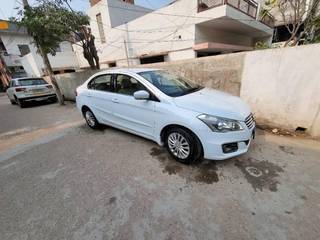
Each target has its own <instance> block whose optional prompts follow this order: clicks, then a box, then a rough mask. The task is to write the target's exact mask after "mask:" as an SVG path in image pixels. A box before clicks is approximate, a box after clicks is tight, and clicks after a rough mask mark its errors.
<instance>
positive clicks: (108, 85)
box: [88, 75, 113, 92]
mask: <svg viewBox="0 0 320 240" xmlns="http://www.w3.org/2000/svg"><path fill="white" fill-rule="evenodd" d="M88 88H89V89H94V90H99V91H106V92H112V90H113V87H112V81H111V75H101V76H98V77H96V78H95V79H93V80H92V81H91V82H90V83H89V84H88Z"/></svg>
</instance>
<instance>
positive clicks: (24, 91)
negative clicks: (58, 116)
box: [7, 78, 57, 107]
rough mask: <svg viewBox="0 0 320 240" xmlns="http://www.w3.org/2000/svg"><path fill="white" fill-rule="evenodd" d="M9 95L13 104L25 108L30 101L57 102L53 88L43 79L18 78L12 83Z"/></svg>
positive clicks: (8, 90)
mask: <svg viewBox="0 0 320 240" xmlns="http://www.w3.org/2000/svg"><path fill="white" fill-rule="evenodd" d="M7 95H8V98H9V100H10V102H11V103H12V104H18V105H19V106H20V107H24V106H25V103H26V102H30V101H45V100H50V101H56V99H57V95H56V93H55V91H54V89H53V86H52V85H51V84H49V83H47V82H46V81H45V80H44V79H43V78H16V79H12V80H11V81H10V85H9V88H8V89H7Z"/></svg>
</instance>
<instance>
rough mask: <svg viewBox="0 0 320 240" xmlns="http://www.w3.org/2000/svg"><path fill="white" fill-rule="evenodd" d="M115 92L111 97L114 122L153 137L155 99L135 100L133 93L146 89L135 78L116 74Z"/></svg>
mask: <svg viewBox="0 0 320 240" xmlns="http://www.w3.org/2000/svg"><path fill="white" fill-rule="evenodd" d="M115 86H116V87H115V92H116V94H115V95H114V97H113V98H112V99H111V100H112V102H113V104H114V116H115V118H116V124H117V125H118V126H120V127H122V128H124V129H127V130H130V131H132V132H135V133H137V134H139V135H143V136H145V137H148V138H153V134H154V124H155V117H154V115H155V112H154V107H155V101H153V100H136V99H135V98H134V97H133V93H134V92H136V91H139V90H146V91H148V89H147V88H146V87H145V86H143V84H141V83H140V82H139V81H138V80H136V79H135V78H133V77H131V76H129V75H125V74H117V75H116V76H115Z"/></svg>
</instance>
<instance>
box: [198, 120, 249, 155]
mask: <svg viewBox="0 0 320 240" xmlns="http://www.w3.org/2000/svg"><path fill="white" fill-rule="evenodd" d="M254 135H255V126H253V127H252V128H251V129H248V128H246V129H245V130H242V131H238V132H228V133H216V132H212V131H203V132H202V133H201V136H200V137H201V139H200V140H201V143H202V147H203V153H204V158H205V159H209V160H225V159H228V158H232V157H236V156H239V155H242V154H245V153H246V152H247V151H248V150H249V147H250V145H251V143H252V140H253V139H254Z"/></svg>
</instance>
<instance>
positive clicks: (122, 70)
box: [99, 68, 160, 74]
mask: <svg viewBox="0 0 320 240" xmlns="http://www.w3.org/2000/svg"><path fill="white" fill-rule="evenodd" d="M156 70H160V69H156V68H114V69H107V70H103V71H101V72H99V74H104V73H118V72H119V73H128V74H129V73H141V72H149V71H156Z"/></svg>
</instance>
